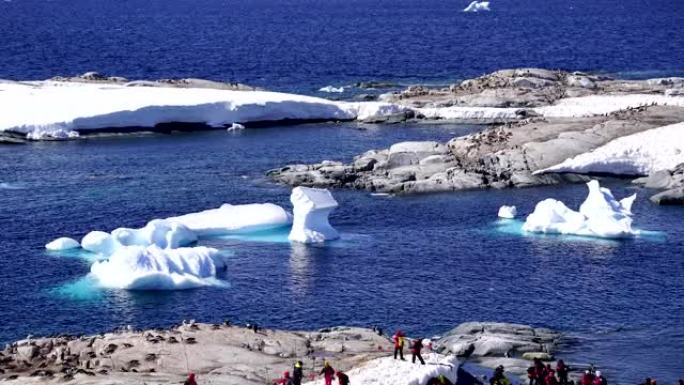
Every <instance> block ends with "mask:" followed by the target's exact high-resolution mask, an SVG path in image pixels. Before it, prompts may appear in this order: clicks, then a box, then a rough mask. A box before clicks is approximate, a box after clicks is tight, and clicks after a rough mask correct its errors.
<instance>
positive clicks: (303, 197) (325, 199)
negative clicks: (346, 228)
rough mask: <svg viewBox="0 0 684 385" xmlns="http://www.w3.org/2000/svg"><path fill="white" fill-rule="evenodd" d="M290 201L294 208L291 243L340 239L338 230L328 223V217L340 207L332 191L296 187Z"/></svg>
mask: <svg viewBox="0 0 684 385" xmlns="http://www.w3.org/2000/svg"><path fill="white" fill-rule="evenodd" d="M290 201H291V202H292V205H293V206H294V210H293V212H294V221H293V223H292V231H290V235H289V237H288V238H289V239H290V241H294V242H301V243H318V242H324V241H329V240H333V239H337V238H339V236H340V235H339V233H338V232H337V230H335V229H334V228H333V227H332V226H331V225H330V222H328V216H329V215H330V213H331V212H332V211H333V210H335V209H336V208H337V206H338V205H337V201H336V200H335V198H333V196H332V194H331V193H330V191H328V190H326V189H317V188H310V187H295V188H294V189H293V190H292V195H291V196H290Z"/></svg>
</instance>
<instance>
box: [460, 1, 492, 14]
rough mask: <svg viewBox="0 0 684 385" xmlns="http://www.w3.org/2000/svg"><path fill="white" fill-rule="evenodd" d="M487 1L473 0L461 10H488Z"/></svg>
mask: <svg viewBox="0 0 684 385" xmlns="http://www.w3.org/2000/svg"><path fill="white" fill-rule="evenodd" d="M489 10H490V9H489V1H477V0H474V1H473V2H471V3H470V4H468V6H467V7H465V9H464V10H463V12H480V11H489Z"/></svg>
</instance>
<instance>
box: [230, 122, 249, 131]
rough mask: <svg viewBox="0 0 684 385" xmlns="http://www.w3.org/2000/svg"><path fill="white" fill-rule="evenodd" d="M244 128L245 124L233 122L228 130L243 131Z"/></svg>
mask: <svg viewBox="0 0 684 385" xmlns="http://www.w3.org/2000/svg"><path fill="white" fill-rule="evenodd" d="M244 129H245V126H243V125H242V124H240V123H233V124H232V125H231V126H230V127H228V131H241V130H244Z"/></svg>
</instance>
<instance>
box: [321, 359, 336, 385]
mask: <svg viewBox="0 0 684 385" xmlns="http://www.w3.org/2000/svg"><path fill="white" fill-rule="evenodd" d="M319 374H322V375H323V377H324V378H325V385H332V380H333V378H335V369H333V368H332V366H330V362H328V361H325V364H323V369H321V372H320V373H319Z"/></svg>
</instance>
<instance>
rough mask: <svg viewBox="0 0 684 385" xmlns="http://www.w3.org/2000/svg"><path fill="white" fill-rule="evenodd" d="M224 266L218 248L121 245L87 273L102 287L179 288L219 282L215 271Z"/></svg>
mask: <svg viewBox="0 0 684 385" xmlns="http://www.w3.org/2000/svg"><path fill="white" fill-rule="evenodd" d="M225 267H226V265H225V261H223V259H222V257H221V255H220V254H219V252H218V250H216V249H213V248H209V247H203V246H198V247H187V248H179V249H162V248H160V247H158V246H156V245H152V246H147V247H145V246H124V247H121V248H119V249H118V250H116V252H115V253H114V254H112V255H111V256H110V257H109V258H108V259H107V260H104V261H99V262H95V263H94V264H93V265H92V266H91V268H90V273H91V275H92V277H94V278H95V279H96V280H97V282H98V284H99V285H100V286H102V287H105V288H113V289H127V290H181V289H192V288H196V287H201V286H210V285H222V283H221V281H219V280H217V279H216V275H217V271H219V270H221V269H224V268H225Z"/></svg>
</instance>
